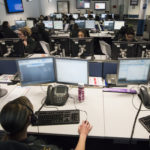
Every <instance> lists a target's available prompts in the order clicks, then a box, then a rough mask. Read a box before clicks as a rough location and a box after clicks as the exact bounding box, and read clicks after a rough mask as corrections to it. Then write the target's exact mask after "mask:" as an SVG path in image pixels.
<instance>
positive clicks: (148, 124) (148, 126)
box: [139, 115, 150, 133]
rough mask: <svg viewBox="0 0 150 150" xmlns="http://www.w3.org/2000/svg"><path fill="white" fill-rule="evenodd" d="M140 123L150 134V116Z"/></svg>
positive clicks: (142, 119)
mask: <svg viewBox="0 0 150 150" xmlns="http://www.w3.org/2000/svg"><path fill="white" fill-rule="evenodd" d="M139 121H140V123H141V124H142V125H143V126H144V128H145V129H146V130H147V131H148V132H149V133H150V115H149V116H146V117H142V118H140V119H139Z"/></svg>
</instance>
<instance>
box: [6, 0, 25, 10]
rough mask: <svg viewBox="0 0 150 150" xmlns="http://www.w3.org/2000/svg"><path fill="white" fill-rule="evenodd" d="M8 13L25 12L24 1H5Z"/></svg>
mask: <svg viewBox="0 0 150 150" xmlns="http://www.w3.org/2000/svg"><path fill="white" fill-rule="evenodd" d="M5 6H6V9H7V12H8V13H18V12H24V9H23V3H22V0H5Z"/></svg>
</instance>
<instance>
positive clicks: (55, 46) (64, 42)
mask: <svg viewBox="0 0 150 150" xmlns="http://www.w3.org/2000/svg"><path fill="white" fill-rule="evenodd" d="M50 49H51V53H52V54H53V55H60V54H61V53H62V55H65V56H70V53H71V52H70V49H69V37H51V38H50ZM53 52H54V53H53ZM64 53H65V54H64Z"/></svg>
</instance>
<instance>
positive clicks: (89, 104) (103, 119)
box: [0, 86, 149, 139]
mask: <svg viewBox="0 0 150 150" xmlns="http://www.w3.org/2000/svg"><path fill="white" fill-rule="evenodd" d="M2 87H3V88H7V90H8V94H7V95H6V96H4V97H2V98H0V102H1V103H0V109H1V108H2V107H3V106H4V105H5V104H6V103H7V102H8V101H10V100H13V99H15V98H17V97H19V96H21V95H24V96H27V97H28V98H29V99H30V100H31V102H32V103H33V106H34V111H37V110H38V109H39V108H40V106H41V104H42V99H44V97H46V91H47V86H29V87H20V86H2ZM77 93H78V89H77V88H69V95H70V97H69V99H68V101H67V103H66V104H65V105H64V106H61V107H57V108H58V109H59V110H66V109H76V108H77V109H80V110H82V111H80V123H81V122H82V120H85V119H87V120H88V121H89V122H90V123H91V125H92V126H93V129H92V130H91V132H90V134H89V136H96V137H97V136H99V137H121V138H130V135H131V131H132V126H133V122H134V119H135V116H136V113H137V109H138V108H139V105H140V100H139V98H138V96H137V95H135V96H134V98H133V95H131V94H126V93H109V92H102V89H100V88H85V100H84V102H82V103H79V102H78V100H77V98H78V96H77ZM71 97H73V98H71ZM133 103H134V106H135V107H136V108H137V109H135V108H134V106H133ZM52 107H53V106H50V107H48V108H46V107H43V108H42V110H56V108H54V107H53V108H52ZM142 110H147V109H146V108H145V107H144V106H142ZM83 111H86V112H87V114H88V116H86V115H85V113H84V112H83ZM147 115H149V111H140V114H139V117H138V118H141V117H144V116H147ZM78 126H79V124H73V125H53V126H39V133H46V134H64V135H78V132H77V131H78ZM0 130H2V127H0ZM28 132H38V129H37V127H32V126H30V127H29V130H28ZM133 138H140V139H149V133H148V132H147V131H146V130H145V128H144V127H143V126H142V125H141V124H140V123H139V121H138V120H137V123H136V126H135V131H134V136H133Z"/></svg>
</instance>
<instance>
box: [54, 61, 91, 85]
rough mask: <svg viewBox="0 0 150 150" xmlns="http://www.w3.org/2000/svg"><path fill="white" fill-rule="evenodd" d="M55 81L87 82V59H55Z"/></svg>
mask: <svg viewBox="0 0 150 150" xmlns="http://www.w3.org/2000/svg"><path fill="white" fill-rule="evenodd" d="M55 64H56V78H57V82H61V83H70V84H78V83H84V84H88V61H86V60H79V59H78V60H77V59H60V58H56V59H55Z"/></svg>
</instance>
